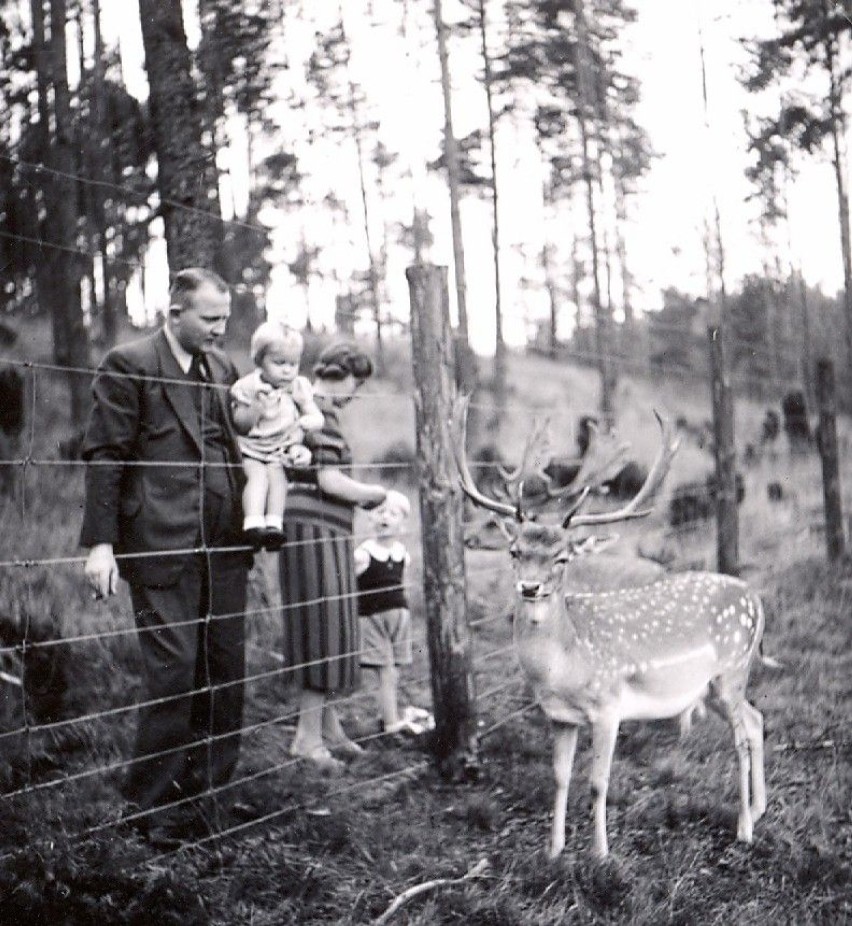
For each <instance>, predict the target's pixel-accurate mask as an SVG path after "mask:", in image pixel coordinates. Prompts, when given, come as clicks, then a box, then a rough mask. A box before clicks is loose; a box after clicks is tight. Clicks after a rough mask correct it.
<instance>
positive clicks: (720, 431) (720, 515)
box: [707, 325, 740, 576]
mask: <svg viewBox="0 0 852 926" xmlns="http://www.w3.org/2000/svg"><path fill="white" fill-rule="evenodd" d="M722 330H723V329H722V327H721V325H720V326H719V327H710V328H708V331H707V333H708V336H709V339H710V376H711V384H712V390H713V434H714V442H715V455H716V563H717V565H716V568H717V569H718V570H719V572H723V573H726V574H727V575H731V576H735V575H738V574H739V566H740V564H739V516H738V512H737V465H736V460H737V456H736V447H735V445H734V396H733V392H732V390H731V383H730V380H729V379H728V374H727V370H726V368H725V350H724V339H723V338H722Z"/></svg>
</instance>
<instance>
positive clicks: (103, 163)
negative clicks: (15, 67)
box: [92, 0, 118, 346]
mask: <svg viewBox="0 0 852 926" xmlns="http://www.w3.org/2000/svg"><path fill="white" fill-rule="evenodd" d="M92 23H93V26H94V33H95V57H94V65H93V68H92V107H93V110H94V123H95V138H96V142H95V158H96V160H95V164H94V165H93V167H94V169H95V170H96V171H97V174H96V176H98V177H106V176H108V175H109V172H110V165H111V163H112V136H111V133H110V127H109V125H108V124H107V110H106V90H105V84H106V49H105V48H104V40H103V34H102V32H101V3H100V0H92ZM93 192H94V195H95V215H96V217H97V223H98V236H99V238H100V250H101V260H102V262H103V287H104V295H103V302H102V303H101V336H102V337H103V340H104V343H105V344H106V345H107V346H111V345H112V344H115V339H116V335H117V333H118V319H117V318H116V306H115V288H116V280H115V268H114V267H113V263H112V254H111V253H110V248H111V246H112V242H111V241H110V225H111V224H112V223H111V222H110V216H109V215H108V210H107V204H106V196H105V195H104V188H103V187H101V186H96V187H93Z"/></svg>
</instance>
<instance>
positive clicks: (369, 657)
mask: <svg viewBox="0 0 852 926" xmlns="http://www.w3.org/2000/svg"><path fill="white" fill-rule="evenodd" d="M410 514H411V506H410V504H409V501H408V499H407V498H406V497H405V496H404V495H403V494H402V492H397V491H396V490H395V489H390V490H389V491H388V493H387V496H386V498H385V500H384V501H383V502H382V504H381V505H379V506H378V507H377V508H373V509H372V510H371V511H369V512H368V513H367V516H368V518H369V519H370V526H371V528H372V531H371V533H372V536H370V537H368V538H367V540H365V541H364V542H363V543H362V544H360V546H358V547H357V548H356V549H355V574H356V576H357V581H358V593H359V594H358V613H359V615H360V621H361V666H362V667H363V668H366V669H372V670H375V672H376V673H377V675H378V682H379V710H380V714H381V728H382V729H383V730H384V731H385V732H386V733H411V734H419V733H423V732H425V731H426V730H427V729H429V728H430V726H429V721H431V715H430V714H429V713H428V711H424V710H421V709H419V708H414V707H407V708H405V710H404V711H402V712H400V710H399V705H398V694H397V685H398V680H399V666H404V665H409V664H410V663H411V615H410V613H409V610H408V598H407V596H406V593H405V587H404V581H405V570H406V567H407V566H408V564H409V563H410V561H411V557H410V556H409V553H408V551H407V550H406V548H405V545H404V544H403V543H402V541H401V539H400V538H401V537H404V536H405V533H406V530H407V526H408V518H409V516H410Z"/></svg>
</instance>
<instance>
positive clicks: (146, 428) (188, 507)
mask: <svg viewBox="0 0 852 926" xmlns="http://www.w3.org/2000/svg"><path fill="white" fill-rule="evenodd" d="M206 357H207V362H208V367H209V370H210V375H211V380H212V383H213V387H212V388H211V391H212V392H213V394H214V396H216V401H219V402H220V403H221V408H222V413H223V414H222V420H223V421H224V422H225V429H226V438H227V439H226V448H225V452H226V456H227V459H228V462H229V463H230V464H232V466H231V472H232V473H233V474H234V478H233V479H232V480H231V484H232V486H233V495H234V498H233V500H232V501H233V508H234V517H233V525H234V530H233V536H232V537H230V538H225V541H226V542H227V543H234V544H239V543H240V528H241V522H242V514H241V505H240V493H241V490H242V486H243V484H244V477H243V474H242V467H241V465H240V464H241V457H240V451H239V448H238V446H237V442H236V435H235V433H234V431H233V428H232V426H231V419H230V414H229V413H228V389H229V387H230V386H231V385H232V384H233V383H234V382H235V381H236V379H237V376H238V374H237V370H236V367H235V366H234V364H233V363H232V362H231V360H230V359H229V358H228V357H227V356H226V355H225V354H224V353H222V352H221V351H213V352H211V353H208V354H207V355H206ZM198 388H199V387H198V386H193V385H191V384H189V382H188V381H187V377H186V376H185V374H184V373H183V371H182V370H181V368H180V366H179V364H178V362H177V359H176V358H175V356H174V354H173V353H172V350H171V348H170V347H169V342H168V341H167V340H166V336H165V334H164V333H163V331H162V330H161V331H159V332H157V333H156V334H153V335H149V336H147V337H143V338H140V339H139V340H137V341H134V342H132V343H129V344H123V345H120V346H119V347H116V348H114V349H113V350H111V351H110V352H109V353H108V354H107V355H106V357H105V358H104V360H103V362H102V363H101V366H100V368H99V370H98V373H97V375H96V376H95V379H94V382H93V384H92V391H93V393H94V405H93V407H92V411H91V416H90V418H89V423H88V427H87V429H86V434H85V437H84V440H83V448H82V457H83V459H84V460H86V461H87V462H89V463H90V464H92V465H90V466H87V467H86V504H85V511H84V516H83V527H82V531H81V536H80V543H81V544H82V545H83V546H87V547H88V546H93V545H94V544H97V543H111V544H113V549H114V551H115V553H116V555H117V556H118V557H119V559H118V562H119V571H120V573H121V575H122V577H123V578H125V579H127V580H128V581H129V582H131V583H132V584H138V585H170V584H172V583H174V582H175V581H177V578H178V576H179V575H180V573H181V571H182V570H183V569H184V568H185V566H186V564H187V561H188V555H186V556H184V555H174V554H172V555H165V556H144V555H143V556H133V555H130V556H129V557H126V558H122V556H121V555H122V554H139V553H141V554H150V553H155V552H158V551H164V552H168V551H177V550H187V549H191V548H193V547H195V546H197V544H198V543H199V542H200V536H201V505H202V497H201V492H202V489H201V467H200V466H199V464H200V463H201V461H202V453H203V448H202V436H201V432H200V422H199V414H198V411H197V407H196V404H195V398H194V396H195V395H197V390H198ZM157 463H162V464H164V465H162V466H157V465H152V464H157ZM181 463H185V464H186V465H185V466H183V465H176V464H181ZM134 464H141V465H134ZM221 542H223V541H222V540H221V539H220V543H221ZM246 558H248V557H246Z"/></svg>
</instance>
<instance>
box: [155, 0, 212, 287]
mask: <svg viewBox="0 0 852 926" xmlns="http://www.w3.org/2000/svg"><path fill="white" fill-rule="evenodd" d="M139 13H140V18H141V22H142V41H143V44H144V47H145V69H146V71H147V74H148V84H149V87H150V109H151V122H152V125H153V134H154V147H155V150H156V152H157V187H158V190H159V193H160V211H161V213H162V216H163V220H164V222H165V231H166V249H167V253H168V260H169V267H170V268H171V270H172V272H173V273H175V272H177V271H178V270H181V269H183V268H185V267H193V266H195V267H199V266H200V267H207V268H212V267H214V266H215V265H216V260H217V253H216V251H217V244H218V242H219V239H220V228H221V221H222V219H221V212H220V209H219V190H218V184H217V177H216V169H215V162H214V157H213V154H212V152H211V151H210V150H209V149H208V148H207V147H206V145H205V141H204V132H203V120H202V115H201V106H200V105H199V101H198V95H197V90H196V86H195V82H194V80H193V77H192V67H191V61H190V55H189V49H188V48H187V44H186V33H185V32H184V28H183V14H182V11H181V4H180V0H139Z"/></svg>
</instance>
